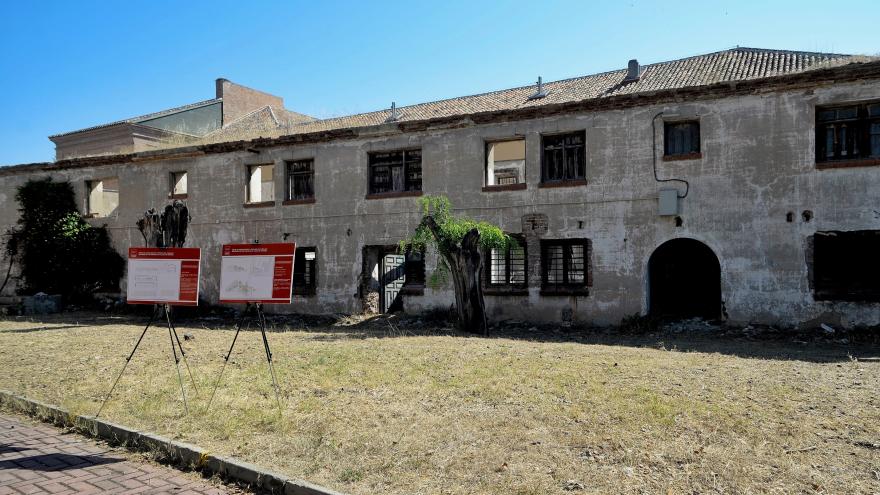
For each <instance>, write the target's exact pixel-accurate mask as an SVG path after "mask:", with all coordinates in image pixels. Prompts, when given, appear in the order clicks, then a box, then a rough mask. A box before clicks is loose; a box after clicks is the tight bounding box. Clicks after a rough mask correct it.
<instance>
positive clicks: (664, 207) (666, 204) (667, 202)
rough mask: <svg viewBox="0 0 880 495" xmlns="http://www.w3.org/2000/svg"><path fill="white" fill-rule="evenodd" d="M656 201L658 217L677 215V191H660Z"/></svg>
mask: <svg viewBox="0 0 880 495" xmlns="http://www.w3.org/2000/svg"><path fill="white" fill-rule="evenodd" d="M657 199H658V211H659V215H660V216H674V215H678V189H660V196H659V197H658V198H657Z"/></svg>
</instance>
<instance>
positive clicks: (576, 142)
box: [541, 131, 587, 182]
mask: <svg viewBox="0 0 880 495" xmlns="http://www.w3.org/2000/svg"><path fill="white" fill-rule="evenodd" d="M542 143H543V158H542V161H541V181H542V182H562V181H570V180H584V179H586V177H587V156H586V151H585V146H586V145H585V143H586V134H585V133H584V132H583V131H581V132H572V133H570V134H557V135H554V136H543V137H542Z"/></svg>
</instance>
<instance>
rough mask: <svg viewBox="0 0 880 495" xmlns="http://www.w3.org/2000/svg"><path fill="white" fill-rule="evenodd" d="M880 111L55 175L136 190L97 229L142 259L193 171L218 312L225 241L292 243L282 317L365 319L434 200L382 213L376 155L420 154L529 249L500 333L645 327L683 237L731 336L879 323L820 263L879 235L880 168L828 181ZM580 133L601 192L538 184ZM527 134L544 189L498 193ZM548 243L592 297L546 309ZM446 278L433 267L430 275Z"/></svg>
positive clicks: (302, 152) (561, 121)
mask: <svg viewBox="0 0 880 495" xmlns="http://www.w3.org/2000/svg"><path fill="white" fill-rule="evenodd" d="M878 98H880V82H877V81H876V80H874V81H870V82H864V83H862V82H856V83H847V84H837V85H831V86H823V87H817V88H815V89H798V90H789V91H783V92H768V93H763V94H753V95H745V96H733V97H728V98H721V99H715V100H702V101H700V100H694V101H681V102H677V103H664V104H653V105H645V106H641V107H634V108H628V109H619V110H609V111H595V112H583V113H577V114H570V115H557V116H551V117H545V118H539V119H531V120H523V121H511V122H506V123H492V124H480V125H473V124H472V125H459V126H453V127H452V128H446V129H436V130H426V131H418V132H412V133H400V132H397V131H395V130H393V129H392V128H391V127H389V128H388V130H387V132H386V131H385V130H384V129H376V130H374V131H373V134H372V135H361V136H359V137H352V138H349V139H339V140H334V141H328V142H323V143H316V144H302V145H290V146H281V147H273V148H267V149H266V148H264V149H260V150H259V153H253V152H247V151H231V152H227V153H219V154H208V155H201V156H192V157H186V158H178V159H162V160H155V161H146V162H133V163H124V164H118V165H114V164H109V165H103V166H100V167H83V168H75V169H66V170H65V169H63V170H56V171H53V172H51V175H52V176H53V177H54V178H55V179H56V180H64V179H66V180H71V181H73V182H74V184H75V185H76V188H77V193H78V194H79V195H80V197H81V198H82V197H83V194H84V191H85V186H84V181H85V180H87V179H89V178H92V177H105V176H112V175H117V176H118V177H119V180H120V205H119V208H118V209H117V216H116V217H114V218H108V219H94V220H92V221H93V222H95V223H107V224H108V226H109V227H110V231H111V234H112V236H113V240H114V243H115V244H116V246H117V248H119V250H120V252H124V251H125V248H127V247H128V246H129V245H141V242H142V240H141V237H140V234H139V233H138V231H137V230H136V228H135V227H134V221H135V220H136V219H137V218H138V216H139V215H140V214H141V213H142V212H143V210H145V209H147V208H149V207H153V206H161V205H164V204H165V203H166V201H167V199H166V198H167V196H168V187H169V185H168V174H169V173H170V172H171V171H179V170H187V171H188V173H189V176H188V180H189V199H188V205H189V209H190V212H191V214H192V217H193V221H192V224H191V226H192V229H191V235H190V237H189V239H188V241H187V245H189V246H200V247H201V248H202V249H203V257H204V264H203V267H202V282H201V293H202V297H203V298H205V299H206V300H207V301H212V302H213V301H216V298H217V293H218V285H219V271H218V266H219V253H220V246H221V245H222V244H224V243H229V242H249V241H251V240H253V239H260V240H261V241H265V242H270V241H281V240H282V238H283V235H284V234H290V238H291V239H293V240H295V241H296V242H297V243H298V244H299V245H300V246H315V247H317V260H318V270H317V272H318V276H317V280H318V287H317V294H316V295H314V296H309V297H300V298H297V300H296V301H294V303H293V304H292V305H290V306H289V307H288V306H278V307H275V308H273V309H275V310H277V311H302V312H315V313H319V312H338V311H343V312H345V311H358V310H360V309H361V300H360V298H359V297H358V292H359V291H358V289H359V286H360V285H361V283H362V278H361V270H362V266H363V260H362V259H361V258H362V253H363V249H362V248H363V246H367V245H388V244H395V243H396V242H397V241H398V240H400V239H401V238H403V237H404V236H406V235H408V234H409V233H410V232H411V231H412V229H413V228H414V227H415V226H416V224H417V222H418V220H419V215H418V212H417V208H416V203H417V198H395V199H366V195H367V153H368V152H370V151H379V150H391V149H396V148H403V147H421V149H422V152H423V159H422V160H423V190H424V193H425V194H445V195H447V196H449V198H450V199H451V201H452V203H453V205H454V206H455V207H456V208H457V210H458V211H459V212H460V213H462V214H467V215H472V216H475V217H477V218H481V219H485V220H487V221H491V222H494V223H497V224H499V225H501V226H502V227H503V228H505V229H506V230H508V231H510V232H514V233H525V234H527V235H526V239H527V241H528V249H529V263H530V266H529V290H528V294H527V295H519V296H487V309H488V312H489V314H490V317H492V318H518V319H527V320H544V321H561V320H562V319H563V315H565V316H566V317H568V315H570V317H571V318H572V319H574V320H575V321H580V322H591V323H596V324H610V323H616V322H617V321H619V320H620V319H621V318H622V317H623V316H626V315H630V314H633V313H639V312H642V313H643V312H645V311H646V310H647V307H648V294H647V293H648V290H647V286H648V285H647V272H648V259H649V257H650V256H651V253H652V252H653V251H654V250H655V249H656V248H657V246H659V245H661V244H662V243H664V242H665V241H667V240H670V239H674V238H679V237H685V238H693V239H697V240H699V241H701V242H703V243H705V244H706V245H707V246H709V247H710V248H711V249H712V251H714V253H715V255H716V256H717V257H718V260H719V261H720V264H721V284H722V287H721V292H722V298H723V301H724V308H725V309H726V312H727V314H728V315H729V318H730V319H731V320H732V321H738V322H746V321H757V322H766V323H790V324H806V323H813V322H818V321H832V322H835V323H838V324H841V325H844V326H850V325H856V324H878V323H880V304H870V303H835V302H816V301H813V297H812V293H811V291H810V287H809V282H808V272H807V264H806V262H805V248H806V242H807V238H808V237H809V236H810V235H812V234H813V233H815V232H816V231H817V230H857V229H880V215H878V214H877V211H880V204H878V202H880V199H878V197H880V196H878V194H877V191H880V168H878V167H860V168H847V169H830V170H817V168H816V166H815V151H814V150H815V146H814V122H815V117H814V107H815V105H822V104H830V103H838V102H839V103H843V102H849V101H860V100H867V99H878ZM660 112H666V113H667V114H677V115H679V116H698V117H699V119H700V124H701V141H702V149H701V151H702V158H699V159H694V160H683V161H672V162H664V161H661V160H660V159H659V157H660V156H662V154H663V153H662V143H663V139H662V128H663V126H662V119H663V117H662V116H661V117H659V118H658V119H657V124H658V125H657V128H656V138H657V139H656V147H657V148H656V149H657V156H658V162H657V170H658V175H659V176H660V177H661V178H672V177H677V178H683V179H686V180H687V181H689V183H690V190H689V193H688V195H687V197H686V198H684V199H683V200H681V214H680V217H681V219H682V225H681V226H676V224H675V220H674V218H673V217H661V216H658V214H657V193H658V191H659V189H660V188H661V187H670V184H672V185H673V186H675V184H674V183H663V184H661V183H658V182H655V180H654V177H653V171H652V145H653V143H654V140H653V139H652V125H651V123H652V119H653V118H654V117H655V116H656V115H657V114H658V113H660ZM574 130H586V137H587V182H588V184H587V185H584V186H576V187H559V188H541V187H539V184H540V178H541V177H540V174H541V172H540V163H541V161H540V158H541V157H540V143H541V137H540V136H541V134H542V133H555V132H563V131H574ZM512 136H525V139H526V181H527V184H528V185H527V188H526V189H525V190H518V191H497V192H483V191H482V190H481V188H482V186H483V180H484V179H483V178H484V169H483V167H484V160H485V156H484V155H485V142H486V141H488V140H495V139H501V138H507V137H512ZM300 158H314V160H315V189H316V202H315V203H314V204H299V205H289V206H284V205H282V204H281V200H282V198H281V197H280V196H281V194H280V192H282V191H284V190H285V187H284V180H285V179H284V177H283V175H284V174H283V170H284V167H283V162H284V161H285V160H295V159H300ZM262 163H274V164H276V168H275V170H276V172H275V181H276V184H275V190H276V191H277V192H278V193H279V194H277V195H276V205H275V206H270V207H266V208H244V207H243V206H242V204H243V203H244V201H245V183H246V181H245V169H246V166H247V165H250V164H262ZM47 173H48V172H28V171H23V172H22V173H21V174H18V175H5V176H3V177H2V181H3V186H2V188H0V227H2V228H3V229H5V228H6V227H7V226H9V225H10V224H12V223H13V222H14V221H15V219H16V217H17V213H16V211H15V205H14V202H13V196H14V191H15V187H16V186H17V185H19V184H21V183H22V182H23V181H24V180H26V179H27V178H28V177H31V176H33V177H39V176H43V175H46V174H47ZM676 187H681V188H682V190H683V186H682V185H680V184H679V185H678V186H676ZM804 210H810V211H812V212H813V218H812V219H811V220H810V221H809V222H805V221H804V220H803V219H802V217H801V212H802V211H804ZM788 212H794V214H795V215H794V217H795V221H794V222H787V221H786V214H787V213H788ZM527 216H528V217H527ZM524 217H526V218H525V221H524ZM524 225H525V226H526V227H527V230H529V231H528V232H523V226H524ZM542 238H544V239H554V238H556V239H558V238H588V239H590V240H591V241H592V257H591V260H592V264H591V267H590V269H591V276H592V286H591V287H590V294H589V295H588V296H545V295H541V294H540V264H539V263H540V260H539V256H540V250H539V249H538V245H539V244H538V241H539V240H540V239H542ZM435 263H436V256H434V255H432V253H429V255H428V258H427V265H428V266H427V270H428V272H430V271H431V270H432V269H433V267H434V266H435ZM0 269H5V266H0ZM452 302H453V298H452V294H451V293H450V292H449V290H448V289H439V290H435V289H432V288H430V287H429V288H427V289H426V290H425V291H424V295H420V296H414V295H408V296H406V299H405V308H406V310H407V311H420V310H424V309H428V308H433V307H444V308H447V307H449V305H451V304H452Z"/></svg>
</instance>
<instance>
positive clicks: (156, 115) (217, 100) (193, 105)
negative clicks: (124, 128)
mask: <svg viewBox="0 0 880 495" xmlns="http://www.w3.org/2000/svg"><path fill="white" fill-rule="evenodd" d="M221 101H223V99H222V98H212V99H210V100H205V101H199V102H196V103H190V104H188V105H183V106H179V107H174V108H169V109H168V110H162V111H160V112H153V113H148V114H146V115H141V116H138V117H131V118H128V119H122V120H117V121H115V122H108V123H106V124H100V125H95V126H92V127H86V128H85V129H77V130H75V131H68V132H62V133H60V134H53V135H51V136H49V139H52V138H55V137H61V136H67V135H69V134H76V133H78V132H85V131H91V130H94V129H101V128H104V127H110V126H114V125H119V124H137V123H139V122H143V121H145V120H152V119H158V118H159V117H165V116H166V115H173V114H175V113H178V112H183V111H186V110H193V109H196V108H201V107H205V106H208V105H213V104H214V103H220V102H221Z"/></svg>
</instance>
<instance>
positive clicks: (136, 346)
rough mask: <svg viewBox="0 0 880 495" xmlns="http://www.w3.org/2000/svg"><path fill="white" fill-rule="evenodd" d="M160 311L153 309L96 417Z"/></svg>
mask: <svg viewBox="0 0 880 495" xmlns="http://www.w3.org/2000/svg"><path fill="white" fill-rule="evenodd" d="M158 312H159V308H155V309H154V310H153V314H152V315H151V316H150V321H148V322H147V326H145V327H144V331H143V332H141V336H140V337H139V338H138V339H137V342H136V343H135V344H134V349H132V350H131V354H129V355H128V357H127V358H125V364H124V365H122V371H120V372H119V375H117V376H116V380H114V381H113V386H111V387H110V391H109V392H107V396H106V397H104V400H103V401H102V402H101V407H100V408H98V413H97V414H95V417H96V418H97V417H98V416H100V415H101V411H103V410H104V405H105V404H107V401H108V400H109V399H110V396H111V395H113V391H114V390H116V384H117V383H119V379H120V378H122V374H123V373H125V368H127V367H128V363H129V362H130V361H131V358H132V357H134V353H135V351H137V348H138V346H139V345H141V341H142V340H144V335H146V334H147V329H149V328H150V325H152V324H153V321H155V320H156V314H157V313H158Z"/></svg>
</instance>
